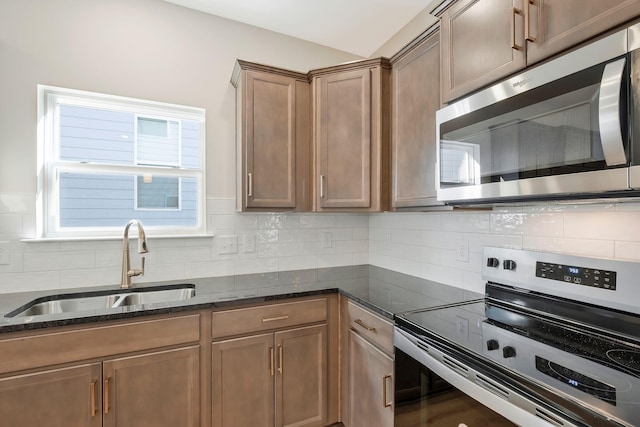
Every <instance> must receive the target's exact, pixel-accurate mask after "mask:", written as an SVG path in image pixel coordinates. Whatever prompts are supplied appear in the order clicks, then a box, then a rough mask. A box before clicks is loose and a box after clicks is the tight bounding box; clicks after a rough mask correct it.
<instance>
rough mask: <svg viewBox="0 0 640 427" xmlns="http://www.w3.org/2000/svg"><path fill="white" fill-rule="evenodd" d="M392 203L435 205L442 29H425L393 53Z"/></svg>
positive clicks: (407, 205)
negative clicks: (419, 36)
mask: <svg viewBox="0 0 640 427" xmlns="http://www.w3.org/2000/svg"><path fill="white" fill-rule="evenodd" d="M391 64H392V68H391V93H392V102H391V111H392V119H391V128H392V135H391V151H392V166H391V170H392V173H391V176H392V192H391V197H392V206H393V207H394V208H395V209H400V208H416V207H423V206H434V205H439V204H440V203H438V202H437V200H436V129H435V125H436V111H437V110H438V109H439V108H440V106H441V104H440V34H439V32H438V30H437V29H435V30H434V31H432V32H430V33H429V32H428V33H426V34H425V37H424V38H423V39H422V40H421V41H419V42H418V43H416V44H414V45H411V46H408V48H407V49H405V50H403V51H401V52H400V53H398V54H397V55H396V56H394V57H393V58H391Z"/></svg>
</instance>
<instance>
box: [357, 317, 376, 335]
mask: <svg viewBox="0 0 640 427" xmlns="http://www.w3.org/2000/svg"><path fill="white" fill-rule="evenodd" d="M354 323H355V324H356V325H359V326H362V327H363V328H365V329H366V330H367V331H369V332H375V331H376V328H374V327H373V326H367V325H366V324H365V323H364V322H363V321H362V320H360V319H356V320H354Z"/></svg>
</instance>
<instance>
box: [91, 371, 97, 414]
mask: <svg viewBox="0 0 640 427" xmlns="http://www.w3.org/2000/svg"><path fill="white" fill-rule="evenodd" d="M97 382H98V380H93V381H91V416H92V417H95V416H96V412H97V411H98V409H97V405H96V383H97Z"/></svg>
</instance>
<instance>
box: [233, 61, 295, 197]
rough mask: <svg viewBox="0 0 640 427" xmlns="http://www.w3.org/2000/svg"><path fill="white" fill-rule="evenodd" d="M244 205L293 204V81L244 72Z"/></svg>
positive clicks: (269, 75)
mask: <svg viewBox="0 0 640 427" xmlns="http://www.w3.org/2000/svg"><path fill="white" fill-rule="evenodd" d="M244 102H245V104H244V112H243V116H244V118H245V123H244V129H243V134H244V141H243V143H244V144H245V156H244V160H245V162H246V164H245V167H246V173H245V177H244V180H245V181H244V184H245V185H244V188H245V193H244V194H245V197H246V206H247V207H254V208H295V207H296V198H295V196H296V167H295V164H296V163H295V162H296V127H295V123H296V80H295V79H293V78H290V77H285V76H280V75H277V74H269V73H260V72H253V71H247V74H246V88H245V100H244Z"/></svg>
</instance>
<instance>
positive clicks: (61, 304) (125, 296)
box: [5, 284, 196, 317]
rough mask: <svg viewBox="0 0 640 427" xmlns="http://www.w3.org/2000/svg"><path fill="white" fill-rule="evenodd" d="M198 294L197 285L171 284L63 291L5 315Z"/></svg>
mask: <svg viewBox="0 0 640 427" xmlns="http://www.w3.org/2000/svg"><path fill="white" fill-rule="evenodd" d="M195 294H196V289H195V285H191V284H185V285H167V286H161V287H152V288H138V289H133V290H129V291H123V290H122V289H117V290H114V291H99V292H91V293H88V294H84V295H78V294H63V295H51V296H47V297H42V298H38V299H35V300H33V301H31V302H29V303H27V304H25V305H24V306H22V307H19V308H17V309H16V310H14V311H12V312H10V313H8V314H6V315H5V317H22V316H40V315H44V314H58V313H74V312H82V311H93V310H101V309H108V308H117V307H128V306H138V305H147V304H161V303H168V302H177V301H185V300H188V299H189V298H192V297H194V296H195Z"/></svg>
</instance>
